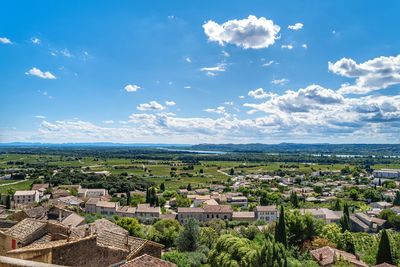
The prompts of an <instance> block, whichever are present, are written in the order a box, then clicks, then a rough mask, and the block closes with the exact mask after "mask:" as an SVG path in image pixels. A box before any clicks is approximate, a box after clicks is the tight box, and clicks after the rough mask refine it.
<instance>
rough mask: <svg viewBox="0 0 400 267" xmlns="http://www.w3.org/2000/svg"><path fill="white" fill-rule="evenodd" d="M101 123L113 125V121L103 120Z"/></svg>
mask: <svg viewBox="0 0 400 267" xmlns="http://www.w3.org/2000/svg"><path fill="white" fill-rule="evenodd" d="M102 123H104V124H113V123H114V121H113V120H105V121H102Z"/></svg>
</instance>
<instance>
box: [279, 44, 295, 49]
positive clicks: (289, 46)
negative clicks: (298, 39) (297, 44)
mask: <svg viewBox="0 0 400 267" xmlns="http://www.w3.org/2000/svg"><path fill="white" fill-rule="evenodd" d="M281 48H283V49H288V50H292V49H293V45H290V44H288V45H281Z"/></svg>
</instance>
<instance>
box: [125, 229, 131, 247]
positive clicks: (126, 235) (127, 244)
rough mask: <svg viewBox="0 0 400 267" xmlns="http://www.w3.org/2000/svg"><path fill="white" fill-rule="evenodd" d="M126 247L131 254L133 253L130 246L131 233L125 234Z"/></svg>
mask: <svg viewBox="0 0 400 267" xmlns="http://www.w3.org/2000/svg"><path fill="white" fill-rule="evenodd" d="M125 246H126V248H127V249H128V251H129V252H131V247H130V246H129V233H128V232H127V233H125Z"/></svg>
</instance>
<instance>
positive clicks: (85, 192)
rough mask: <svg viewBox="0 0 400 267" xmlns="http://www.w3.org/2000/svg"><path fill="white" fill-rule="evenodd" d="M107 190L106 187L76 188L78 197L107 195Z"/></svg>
mask: <svg viewBox="0 0 400 267" xmlns="http://www.w3.org/2000/svg"><path fill="white" fill-rule="evenodd" d="M107 195H108V192H107V190H106V189H102V188H99V189H87V188H80V189H79V190H78V197H81V198H90V197H98V198H99V197H104V196H107Z"/></svg>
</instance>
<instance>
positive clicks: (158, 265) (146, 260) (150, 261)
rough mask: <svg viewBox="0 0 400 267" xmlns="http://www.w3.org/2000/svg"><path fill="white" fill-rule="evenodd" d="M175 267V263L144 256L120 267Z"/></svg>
mask: <svg viewBox="0 0 400 267" xmlns="http://www.w3.org/2000/svg"><path fill="white" fill-rule="evenodd" d="M145 266H151V267H176V266H177V265H176V264H175V263H172V262H169V261H165V260H161V259H159V258H156V257H153V256H150V255H147V254H144V255H142V256H140V257H137V258H135V259H133V260H131V261H128V262H126V263H125V264H123V265H121V267H145Z"/></svg>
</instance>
